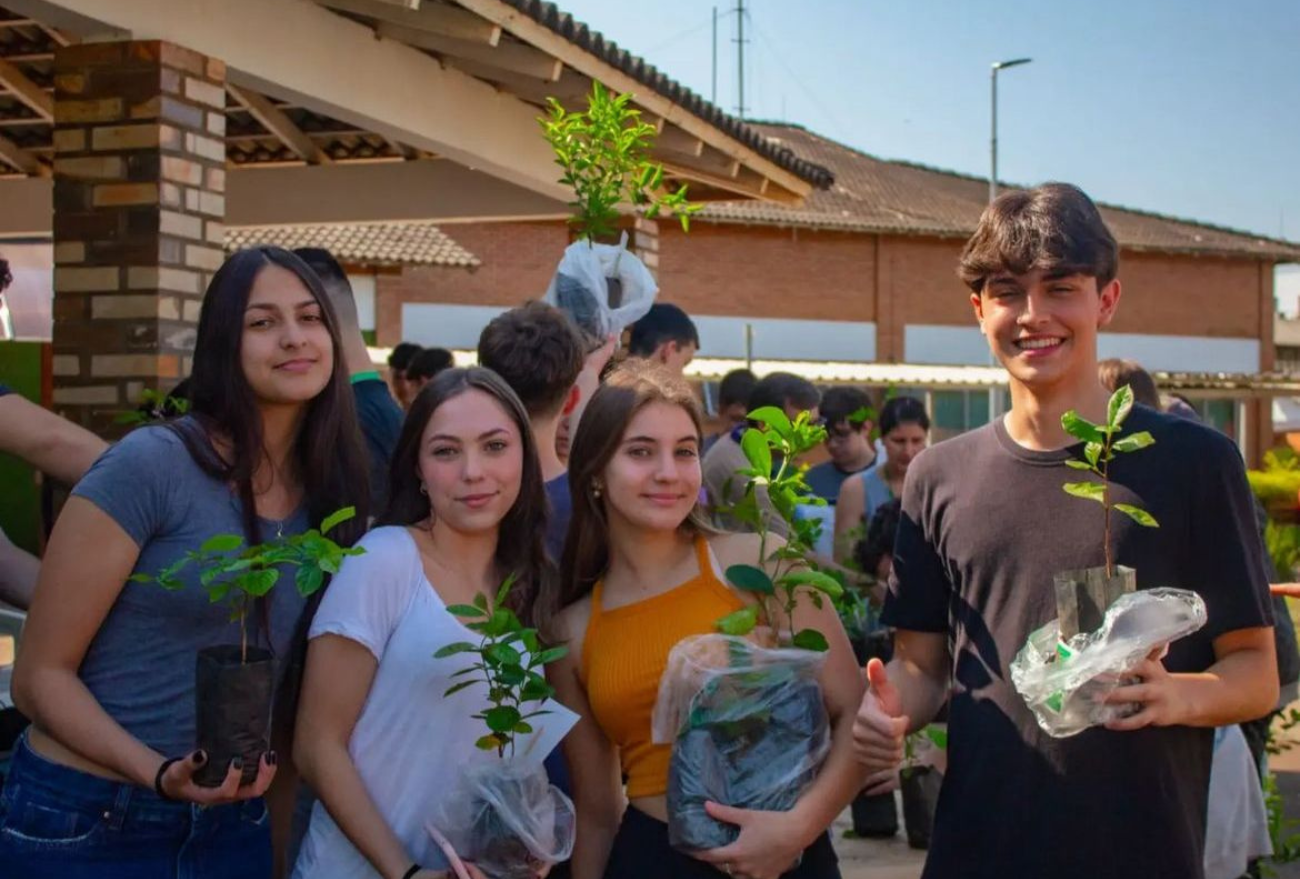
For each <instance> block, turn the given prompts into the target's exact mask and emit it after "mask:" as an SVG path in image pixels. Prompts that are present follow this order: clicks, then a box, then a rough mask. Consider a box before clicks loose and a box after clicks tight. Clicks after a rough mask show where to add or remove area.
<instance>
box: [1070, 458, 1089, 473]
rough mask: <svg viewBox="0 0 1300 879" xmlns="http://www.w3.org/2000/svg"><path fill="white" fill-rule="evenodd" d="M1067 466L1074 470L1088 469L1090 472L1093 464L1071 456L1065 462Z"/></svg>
mask: <svg viewBox="0 0 1300 879" xmlns="http://www.w3.org/2000/svg"><path fill="white" fill-rule="evenodd" d="M1065 466H1066V467H1069V468H1071V469H1074V470H1087V471H1089V472H1091V471H1092V465H1091V464H1089V463H1088V462H1086V461H1076V460H1074V459H1073V458H1071V459H1070V460H1068V461H1066V462H1065Z"/></svg>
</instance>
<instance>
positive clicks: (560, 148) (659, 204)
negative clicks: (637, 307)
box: [538, 82, 702, 241]
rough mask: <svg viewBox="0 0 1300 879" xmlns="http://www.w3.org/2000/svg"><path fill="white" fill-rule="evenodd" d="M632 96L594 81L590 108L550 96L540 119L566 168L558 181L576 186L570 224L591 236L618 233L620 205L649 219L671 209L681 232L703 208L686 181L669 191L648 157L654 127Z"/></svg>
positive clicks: (658, 168) (661, 173) (660, 170)
mask: <svg viewBox="0 0 1300 879" xmlns="http://www.w3.org/2000/svg"><path fill="white" fill-rule="evenodd" d="M631 100H632V95H630V94H622V95H615V94H614V93H613V92H611V91H609V90H607V89H606V88H605V87H604V86H602V85H601V84H600V83H599V82H593V83H592V86H591V94H590V95H589V96H588V98H587V109H586V110H578V111H574V112H572V113H571V112H568V111H567V110H565V109H564V106H563V105H562V104H560V102H559V101H557V100H556V99H555V98H548V99H547V102H546V103H547V116H545V117H542V118H540V119H538V122H539V123H540V124H541V126H542V131H543V132H544V133H545V136H546V140H547V142H548V143H549V144H550V145H551V149H552V150H553V151H554V152H555V163H556V164H557V165H559V166H560V168H561V169H563V171H564V175H563V176H562V177H561V178H560V182H561V183H563V184H565V185H566V186H570V187H572V188H573V192H574V200H573V201H571V202H569V206H570V207H572V208H573V212H574V215H573V216H572V217H570V218H569V223H570V224H571V225H573V226H574V227H575V229H576V231H577V234H578V237H579V238H583V239H586V240H587V241H595V240H596V239H597V238H600V237H603V236H609V235H613V234H615V233H616V231H617V226H618V221H619V210H618V208H619V205H621V204H631V205H633V206H634V207H637V208H642V209H644V211H645V216H646V218H647V219H653V218H655V217H657V216H659V215H660V214H661V213H664V212H667V213H671V214H672V215H674V216H675V217H677V220H678V222H680V223H681V225H682V231H689V229H690V219H691V215H692V214H694V213H695V212H697V211H698V210H700V208H701V207H702V205H700V204H692V203H691V202H688V201H687V200H686V187H685V186H681V187H679V188H678V189H676V191H673V192H668V191H667V189H666V187H665V184H664V169H663V166H662V165H660V164H657V163H654V162H651V161H650V160H649V158H648V156H649V154H650V147H651V145H652V143H653V140H654V136H655V134H656V129H655V127H654V126H653V125H650V124H648V123H646V122H642V121H641V111H640V110H637V109H635V108H633V107H632V106H630V103H631Z"/></svg>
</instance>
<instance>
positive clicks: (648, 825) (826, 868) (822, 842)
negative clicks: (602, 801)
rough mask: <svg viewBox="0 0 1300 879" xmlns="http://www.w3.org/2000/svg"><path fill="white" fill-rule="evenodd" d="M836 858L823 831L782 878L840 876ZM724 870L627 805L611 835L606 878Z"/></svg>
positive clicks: (689, 877)
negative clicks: (680, 847) (675, 843)
mask: <svg viewBox="0 0 1300 879" xmlns="http://www.w3.org/2000/svg"><path fill="white" fill-rule="evenodd" d="M838 863H839V859H838V858H836V856H835V849H834V848H832V847H831V838H830V836H829V835H828V834H825V833H823V834H822V835H821V836H819V837H818V838H817V841H816V842H814V843H813V844H812V845H810V846H808V848H807V849H805V850H804V853H803V860H802V861H800V862H799V866H797V867H795V868H794V869H793V870H791V871H789V872H788V873H783V874H782V879H840V868H839V866H837V865H838ZM726 875H727V874H726V873H724V872H722V871H721V870H719V869H717V868H716V867H714V866H713V865H712V864H706V863H704V862H703V861H697V860H696V859H695V858H693V857H691V856H690V855H687V854H683V853H681V852H679V851H677V850H676V849H674V848H672V847H671V846H669V845H668V825H667V824H665V823H663V822H662V821H657V820H655V819H654V818H651V817H650V816H649V815H647V814H646V813H645V812H641V811H639V810H637V809H633V808H629V809H628V810H627V811H626V812H624V813H623V823H622V824H620V825H619V828H618V835H617V836H615V837H614V847H613V849H612V850H611V851H610V853H609V866H607V867H606V868H605V879H718V877H726Z"/></svg>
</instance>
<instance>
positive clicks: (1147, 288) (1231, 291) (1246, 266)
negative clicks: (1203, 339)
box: [1110, 252, 1273, 338]
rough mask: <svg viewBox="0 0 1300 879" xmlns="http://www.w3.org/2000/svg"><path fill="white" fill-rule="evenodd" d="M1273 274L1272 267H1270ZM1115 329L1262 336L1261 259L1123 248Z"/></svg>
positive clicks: (1206, 334)
mask: <svg viewBox="0 0 1300 879" xmlns="http://www.w3.org/2000/svg"><path fill="white" fill-rule="evenodd" d="M1266 274H1267V276H1268V277H1269V278H1270V279H1271V278H1272V272H1271V271H1269V272H1266ZM1119 277H1120V283H1121V285H1122V289H1123V295H1122V299H1121V300H1120V307H1119V313H1118V314H1117V315H1116V316H1115V322H1114V323H1113V324H1111V326H1110V329H1111V330H1112V331H1114V332H1117V333H1160V334H1162V335H1174V336H1220V337H1227V336H1241V337H1249V338H1260V327H1261V320H1260V315H1261V308H1263V307H1266V308H1267V309H1268V310H1267V312H1266V314H1267V316H1268V318H1269V319H1268V321H1265V322H1263V323H1268V324H1269V325H1270V326H1271V325H1272V314H1273V310H1272V308H1273V304H1272V297H1271V296H1270V297H1269V301H1268V303H1267V305H1265V304H1264V303H1263V302H1262V297H1261V295H1260V288H1259V285H1260V263H1258V262H1256V261H1254V260H1243V259H1233V260H1229V259H1218V258H1215V257H1192V256H1168V255H1164V254H1152V253H1131V252H1130V253H1124V254H1123V255H1122V256H1121V257H1120V272H1119Z"/></svg>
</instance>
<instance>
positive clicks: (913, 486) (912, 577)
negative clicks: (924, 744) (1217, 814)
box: [884, 407, 1272, 879]
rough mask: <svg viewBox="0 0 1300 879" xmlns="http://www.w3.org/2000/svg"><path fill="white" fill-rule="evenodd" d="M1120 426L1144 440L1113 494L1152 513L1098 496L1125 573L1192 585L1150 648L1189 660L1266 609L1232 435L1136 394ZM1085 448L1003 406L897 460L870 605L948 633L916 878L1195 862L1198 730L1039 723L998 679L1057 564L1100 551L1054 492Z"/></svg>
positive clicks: (1092, 509)
mask: <svg viewBox="0 0 1300 879" xmlns="http://www.w3.org/2000/svg"><path fill="white" fill-rule="evenodd" d="M1125 426H1126V429H1127V431H1139V430H1148V431H1150V432H1151V434H1152V435H1153V436H1154V438H1155V440H1156V444H1155V445H1154V446H1152V447H1150V448H1147V449H1143V450H1141V451H1138V452H1135V453H1131V454H1128V455H1119V456H1117V458H1116V460H1115V461H1114V462H1113V463H1112V465H1111V476H1112V479H1113V481H1114V482H1115V483H1116V487H1115V490H1114V491H1113V493H1112V494H1113V498H1112V499H1113V501H1118V502H1121V503H1130V504H1136V505H1137V506H1139V507H1142V508H1143V509H1145V510H1147V511H1149V512H1150V513H1151V514H1152V515H1153V516H1155V517H1156V519H1157V520H1158V521H1159V523H1160V527H1159V528H1158V529H1153V528H1143V527H1141V526H1139V525H1137V524H1136V523H1133V522H1131V521H1130V520H1129V519H1128V518H1127V517H1126V516H1124V515H1123V514H1122V513H1113V514H1112V519H1111V523H1112V531H1113V533H1112V540H1113V545H1114V546H1115V547H1117V550H1116V560H1117V562H1118V563H1119V564H1123V565H1128V566H1130V567H1133V568H1135V569H1136V570H1137V580H1138V588H1139V589H1149V588H1152V587H1157V586H1166V587H1178V588H1182V589H1191V590H1194V591H1196V592H1198V593H1199V594H1200V595H1201V596H1202V598H1204V599H1205V603H1206V607H1207V610H1208V617H1209V621H1208V623H1207V625H1206V626H1205V627H1204V628H1203V629H1201V630H1200V631H1199V632H1197V633H1195V634H1193V635H1191V636H1189V637H1187V638H1184V639H1182V640H1180V641H1176V642H1174V644H1173V645H1172V646H1171V648H1170V651H1169V655H1168V657H1167V658H1166V659H1165V665H1166V667H1167V668H1168V669H1169V670H1170V671H1173V672H1194V671H1203V670H1205V669H1206V668H1208V667H1209V666H1210V665H1212V664H1213V663H1214V651H1213V648H1212V642H1213V640H1214V639H1215V638H1216V637H1218V636H1219V635H1222V634H1223V633H1225V632H1230V631H1233V630H1235V629H1244V628H1252V627H1258V626H1266V625H1269V624H1270V623H1271V620H1272V617H1271V613H1270V610H1269V606H1268V586H1267V582H1266V580H1265V576H1264V572H1263V568H1262V565H1261V556H1262V553H1261V551H1260V542H1259V534H1258V532H1257V531H1256V529H1255V522H1254V513H1253V511H1252V505H1251V495H1250V490H1249V488H1248V486H1247V483H1246V477H1245V471H1244V467H1243V465H1242V461H1241V458H1240V456H1239V455H1238V452H1237V449H1236V447H1235V446H1234V445H1233V444H1232V442H1231V441H1230V440H1229V439H1228V438H1227V437H1224V436H1223V435H1221V434H1218V433H1216V432H1214V431H1212V430H1210V429H1209V428H1206V427H1203V426H1201V425H1199V424H1195V423H1192V422H1189V421H1183V420H1181V419H1177V418H1173V417H1170V416H1166V415H1162V414H1160V413H1157V412H1155V411H1153V410H1151V409H1146V408H1144V407H1135V408H1134V410H1133V412H1132V414H1131V415H1130V416H1129V419H1128V421H1127V422H1126V425H1125ZM1080 451H1081V447H1076V448H1074V449H1070V450H1061V451H1054V452H1036V451H1031V450H1027V449H1024V448H1021V447H1020V446H1019V445H1017V444H1016V443H1015V442H1014V441H1013V440H1012V439H1011V438H1010V437H1009V436H1008V435H1007V433H1006V429H1005V427H1004V426H1003V424H1002V421H1001V419H998V420H997V421H996V422H995V423H994V424H991V425H989V426H987V427H984V428H981V429H979V430H976V431H972V432H970V433H967V434H964V435H962V436H959V437H956V438H954V439H951V440H948V441H946V442H943V443H940V444H938V445H936V446H935V447H933V448H932V449H929V450H928V451H926V452H923V453H922V454H921V455H920V456H919V457H918V458H917V459H916V461H914V462H913V463H912V465H911V467H910V468H909V470H908V474H907V484H906V487H905V489H904V492H903V518H902V521H901V522H900V523H899V528H898V541H897V544H896V549H895V555H894V577H893V580H892V582H891V584H890V593H889V596H888V598H887V601H886V604H885V611H884V618H885V620H886V622H887V623H889V624H890V625H893V626H896V627H898V628H900V629H909V630H914V631H923V632H943V633H947V635H948V640H949V646H950V648H951V650H952V657H953V666H952V673H953V693H952V703H951V707H950V717H949V739H948V742H949V753H948V772H947V775H946V777H945V778H944V783H943V792H942V794H941V795H940V800H939V806H938V811H937V815H936V819H935V828H934V836H933V839H932V841H931V844H930V851H929V856H928V858H927V860H926V869H925V874H924V875H925V877H927V879H947V877H954V876H960V877H963V879H966V877H990V879H992V877H997V879H1005V877H1013V876H1014V877H1030V876H1051V877H1052V879H1073V877H1078V879H1085V877H1086V879H1096V877H1103V876H1104V877H1106V879H1123V877H1133V879H1139V877H1140V879H1157V877H1169V879H1198V877H1200V876H1201V875H1202V863H1201V862H1202V851H1203V848H1204V838H1205V823H1206V798H1207V791H1208V787H1209V777H1210V755H1211V751H1212V747H1213V730H1210V729H1193V728H1191V727H1167V728H1147V729H1143V730H1139V731H1136V732H1110V731H1108V730H1106V729H1104V728H1093V729H1089V730H1086V731H1085V732H1083V733H1081V734H1079V735H1077V736H1074V737H1072V738H1066V739H1054V738H1051V737H1050V736H1048V735H1047V734H1046V733H1045V732H1043V731H1042V730H1041V729H1039V727H1038V724H1037V723H1036V721H1035V720H1034V716H1033V714H1032V712H1031V711H1030V710H1029V709H1028V708H1027V707H1026V706H1025V704H1024V701H1023V700H1022V699H1021V697H1020V696H1019V694H1017V693H1016V691H1015V687H1014V686H1013V685H1012V683H1011V676H1010V673H1009V668H1010V664H1011V662H1012V660H1013V659H1015V656H1016V654H1017V652H1019V650H1020V649H1021V647H1022V646H1023V645H1024V643H1025V640H1026V638H1027V637H1028V636H1029V634H1030V633H1031V632H1032V631H1034V630H1035V629H1037V628H1039V627H1040V626H1042V625H1044V624H1046V623H1048V622H1050V621H1051V620H1052V619H1054V618H1055V617H1056V600H1055V593H1054V589H1053V575H1054V574H1055V573H1057V572H1058V571H1063V570H1068V569H1075V568H1087V567H1093V566H1100V565H1102V564H1104V557H1103V555H1102V552H1103V550H1102V529H1103V523H1102V509H1101V507H1100V505H1098V504H1097V503H1095V502H1092V501H1088V500H1083V499H1080V498H1075V497H1071V496H1069V495H1066V494H1065V492H1064V491H1062V489H1061V485H1062V484H1063V483H1065V482H1075V481H1080V480H1081V479H1082V478H1085V477H1086V475H1087V474H1084V473H1081V472H1079V471H1075V470H1070V469H1067V468H1066V467H1065V466H1064V464H1063V461H1064V460H1065V459H1066V458H1067V457H1069V456H1071V455H1073V456H1075V457H1080V455H1079V454H1078V453H1079V452H1080Z"/></svg>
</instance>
